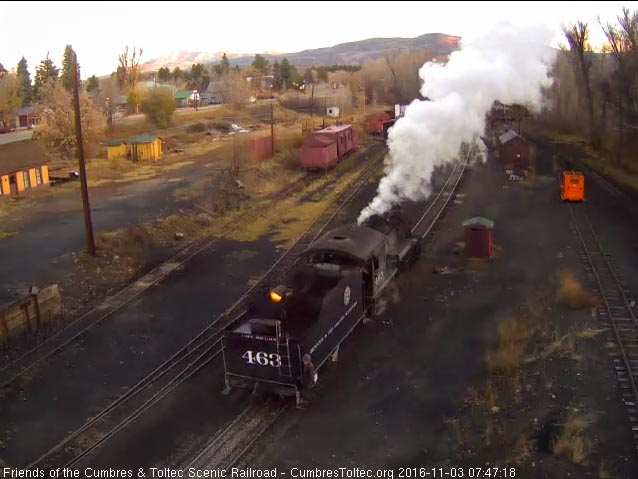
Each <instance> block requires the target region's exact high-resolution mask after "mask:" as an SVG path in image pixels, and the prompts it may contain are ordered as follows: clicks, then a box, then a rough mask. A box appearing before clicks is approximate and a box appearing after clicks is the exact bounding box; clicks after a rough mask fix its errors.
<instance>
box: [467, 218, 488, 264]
mask: <svg viewBox="0 0 638 479" xmlns="http://www.w3.org/2000/svg"><path fill="white" fill-rule="evenodd" d="M463 228H464V229H465V256H467V257H468V258H490V257H492V255H493V254H494V245H493V244H492V230H493V229H494V222H493V221H492V220H488V219H487V218H483V217H481V216H475V217H474V218H470V219H469V220H465V221H464V222H463Z"/></svg>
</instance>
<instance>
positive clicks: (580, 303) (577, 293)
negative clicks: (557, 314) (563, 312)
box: [556, 270, 596, 310]
mask: <svg viewBox="0 0 638 479" xmlns="http://www.w3.org/2000/svg"><path fill="white" fill-rule="evenodd" d="M556 302H557V303H558V304H559V305H560V306H562V307H564V308H567V309H574V310H577V309H585V308H591V307H592V306H595V304H596V302H595V301H594V298H593V297H592V295H591V294H588V293H586V292H585V290H584V289H583V287H582V286H581V284H580V283H579V282H578V280H577V279H576V276H575V275H574V273H573V272H571V271H569V270H562V271H560V272H559V273H558V290H557V291H556Z"/></svg>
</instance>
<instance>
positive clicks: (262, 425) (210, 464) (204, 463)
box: [174, 159, 469, 470]
mask: <svg viewBox="0 0 638 479" xmlns="http://www.w3.org/2000/svg"><path fill="white" fill-rule="evenodd" d="M468 164H469V159H467V160H466V161H464V162H462V163H461V162H459V163H456V164H455V166H454V168H453V170H452V172H451V173H450V175H449V176H448V178H447V180H446V182H445V184H444V185H443V186H442V187H441V189H440V191H439V192H438V193H437V194H436V196H435V197H434V198H433V199H432V200H431V201H430V203H429V204H428V207H427V208H426V209H425V211H424V212H423V214H422V215H421V217H420V218H419V220H418V221H417V222H416V223H415V225H414V227H413V228H412V230H411V232H412V234H415V235H418V237H419V238H420V239H421V240H423V239H425V238H426V237H428V235H429V234H430V233H431V232H432V230H433V229H434V226H435V224H436V223H437V222H438V220H439V219H440V218H441V216H442V215H443V213H444V212H445V210H446V208H447V206H448V205H449V203H450V200H451V199H452V198H453V197H454V194H455V192H456V189H457V188H458V185H459V183H460V181H461V178H462V177H463V173H464V172H465V169H466V167H467V165H468ZM333 216H334V215H333ZM327 225H328V223H326V226H327ZM323 229H325V226H324V227H323V228H321V231H323ZM319 234H320V232H318V234H317V236H318V235H319ZM289 406H290V402H286V403H281V402H276V401H267V402H265V403H262V404H251V405H249V406H248V407H247V408H246V409H245V410H244V411H243V412H242V413H241V414H240V415H239V416H237V418H236V419H235V420H233V421H232V422H231V423H230V425H229V426H227V427H226V428H225V429H224V430H223V431H222V432H221V433H219V434H218V435H217V436H216V437H215V438H214V439H213V440H212V441H211V442H210V443H209V444H208V445H207V446H206V447H205V448H204V449H203V450H202V451H201V452H200V453H199V454H197V456H195V458H194V459H193V460H191V461H187V462H186V463H184V464H180V465H175V466H174V467H176V468H182V469H188V468H189V467H193V468H196V469H200V470H206V469H220V470H229V469H230V468H231V467H236V466H240V465H242V458H243V457H244V455H245V454H246V452H247V451H248V450H249V449H250V448H251V447H252V445H253V444H255V443H256V442H257V441H258V440H259V439H260V438H261V436H262V435H263V434H264V433H265V432H266V431H267V430H268V429H269V428H270V426H272V425H273V424H274V423H275V421H276V420H277V419H278V418H279V417H280V416H281V415H282V414H283V413H284V412H285V411H286V410H287V408H288V407H289Z"/></svg>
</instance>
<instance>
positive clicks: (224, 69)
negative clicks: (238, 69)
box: [213, 53, 230, 77]
mask: <svg viewBox="0 0 638 479" xmlns="http://www.w3.org/2000/svg"><path fill="white" fill-rule="evenodd" d="M213 68H214V69H215V73H216V74H217V76H219V77H220V76H222V75H227V74H228V72H229V71H230V62H229V61H228V57H227V56H226V54H225V53H224V55H223V56H222V59H221V61H220V62H219V63H218V64H217V65H215V66H214V67H213Z"/></svg>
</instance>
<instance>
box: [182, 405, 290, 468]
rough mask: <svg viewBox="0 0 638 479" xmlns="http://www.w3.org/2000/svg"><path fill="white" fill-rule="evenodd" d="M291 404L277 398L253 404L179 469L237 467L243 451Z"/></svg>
mask: <svg viewBox="0 0 638 479" xmlns="http://www.w3.org/2000/svg"><path fill="white" fill-rule="evenodd" d="M289 406H290V403H289V402H285V403H282V402H281V401H280V400H275V399H273V400H270V401H267V402H264V403H262V404H251V405H250V406H248V407H247V408H246V409H244V411H243V412H242V413H241V414H240V415H239V416H237V418H236V419H235V420H234V421H233V422H231V423H230V425H229V426H228V427H226V429H224V430H223V431H222V432H221V433H220V434H219V435H218V436H217V437H216V438H215V439H214V440H213V441H212V442H211V443H210V444H208V446H206V447H205V448H204V449H203V450H202V451H201V452H200V453H199V454H198V455H197V456H196V457H195V458H194V459H192V460H191V461H189V462H188V463H187V464H186V465H185V466H184V467H180V468H181V469H188V468H195V469H199V470H207V469H219V470H224V471H227V470H229V469H230V468H232V467H235V466H238V465H239V464H240V463H241V460H242V458H243V457H244V454H245V453H246V452H247V451H248V450H249V449H250V448H251V447H252V446H253V444H255V443H256V442H257V441H258V440H259V438H261V436H263V435H264V433H265V432H266V431H267V430H268V429H269V428H270V426H272V425H273V424H274V423H275V421H277V419H278V418H279V417H280V416H281V415H282V414H283V412H284V411H285V410H286V409H288V407H289Z"/></svg>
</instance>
